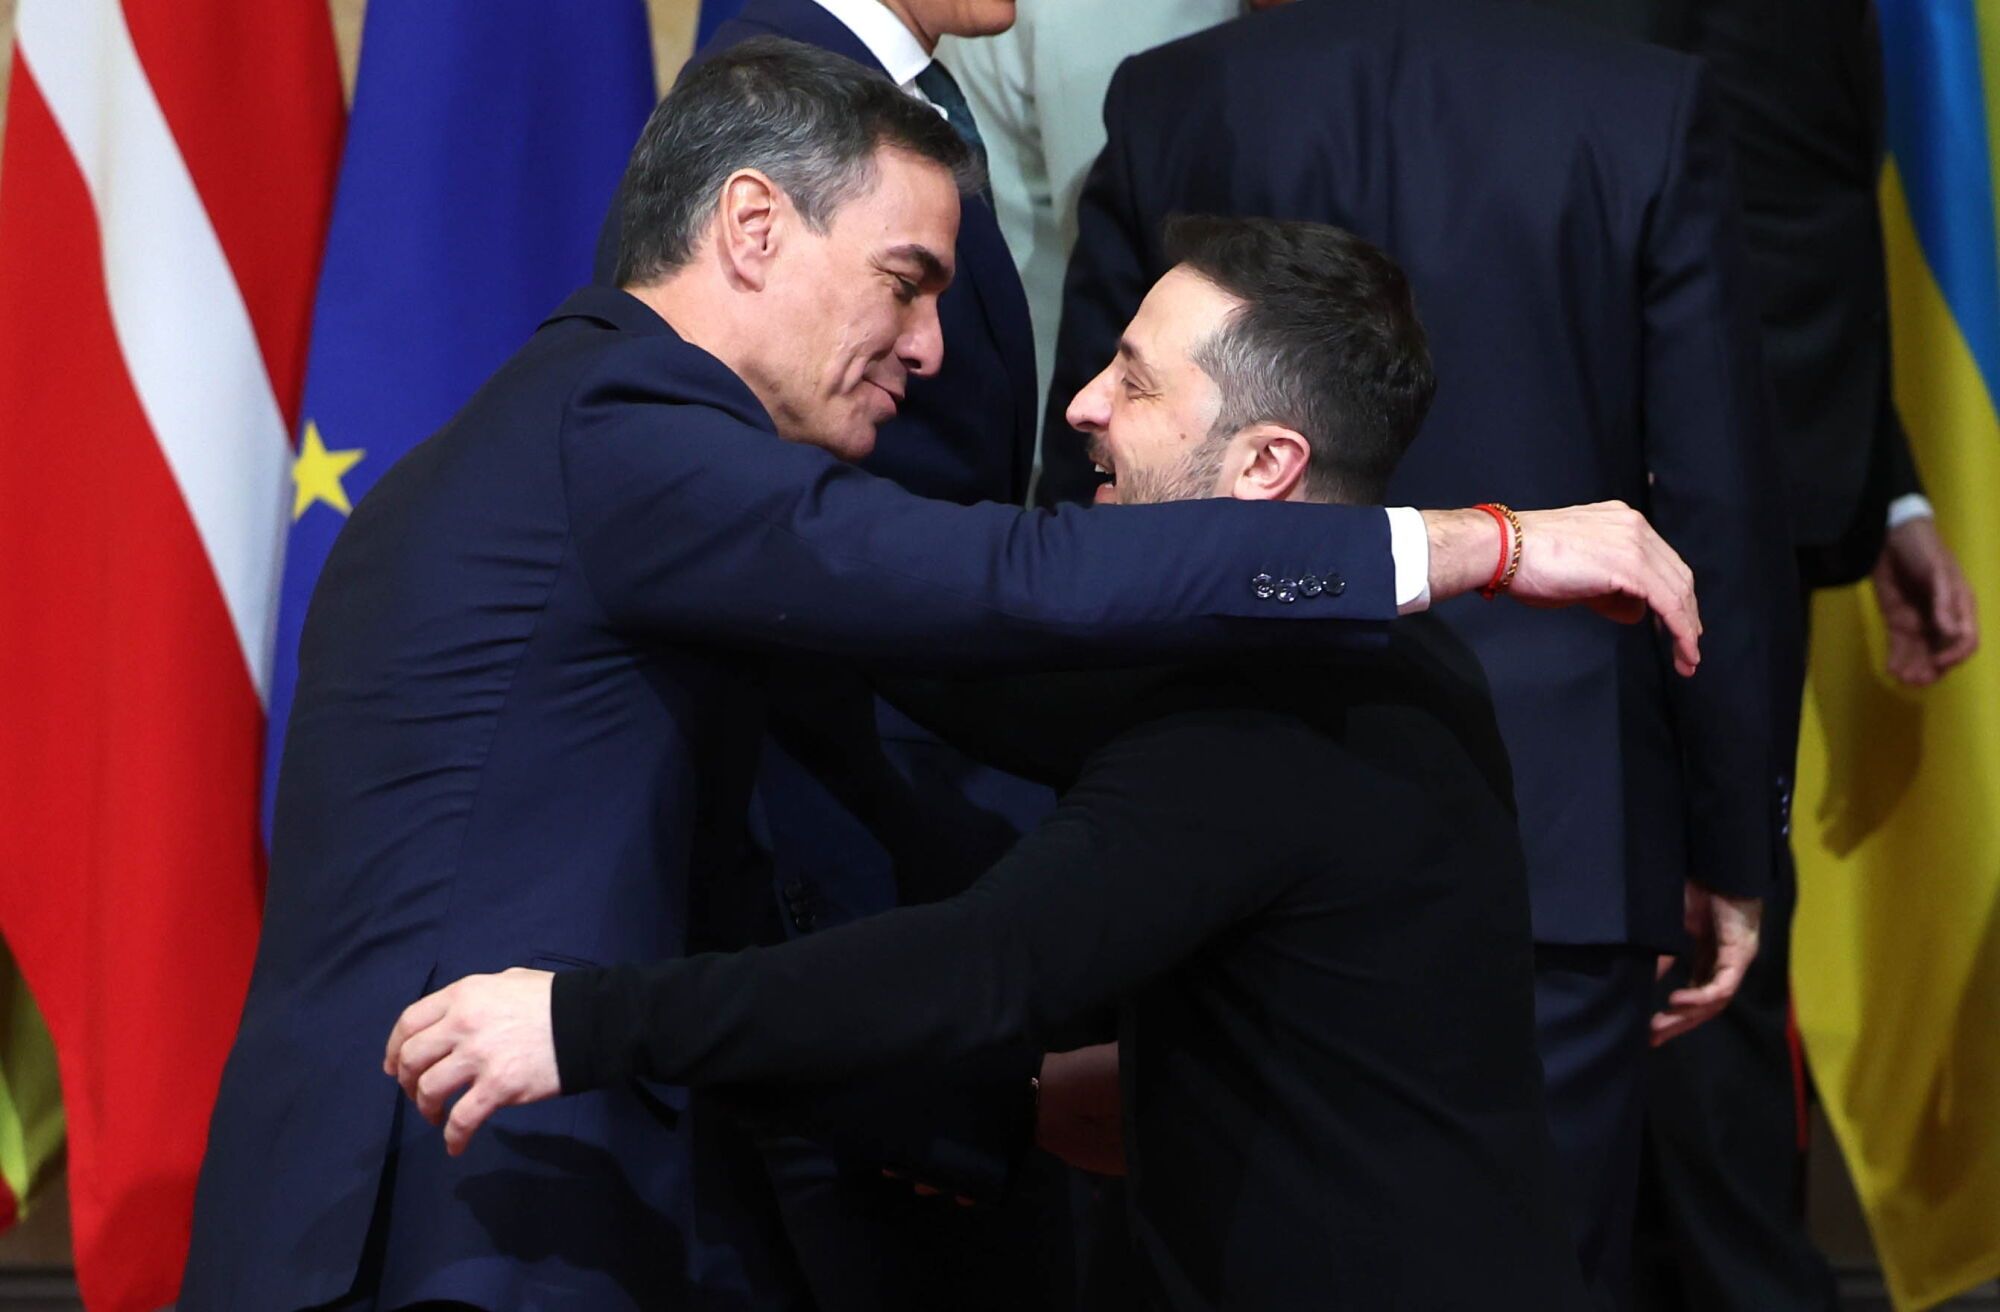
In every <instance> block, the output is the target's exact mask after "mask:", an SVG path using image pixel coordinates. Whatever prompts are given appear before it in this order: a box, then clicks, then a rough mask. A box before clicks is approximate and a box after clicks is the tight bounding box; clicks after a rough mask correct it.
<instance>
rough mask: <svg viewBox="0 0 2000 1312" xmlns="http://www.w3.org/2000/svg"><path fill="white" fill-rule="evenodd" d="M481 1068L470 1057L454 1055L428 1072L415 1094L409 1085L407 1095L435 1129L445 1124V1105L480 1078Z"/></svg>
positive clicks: (406, 1088) (422, 1077) (406, 1086)
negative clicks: (475, 1079)
mask: <svg viewBox="0 0 2000 1312" xmlns="http://www.w3.org/2000/svg"><path fill="white" fill-rule="evenodd" d="M478 1070H479V1068H478V1066H477V1064H476V1063H474V1062H473V1060H472V1059H471V1058H470V1057H467V1056H464V1055H463V1054H459V1053H454V1054H452V1055H451V1056H449V1057H447V1058H445V1059H444V1060H442V1061H440V1062H438V1063H437V1064H436V1065H435V1066H432V1067H431V1068H430V1069H429V1070H427V1071H425V1072H424V1073H423V1075H422V1076H420V1077H419V1078H418V1079H417V1080H416V1081H415V1086H416V1087H415V1091H414V1092H412V1091H411V1088H410V1086H408V1085H405V1086H404V1089H403V1091H404V1092H405V1093H408V1094H410V1096H411V1098H412V1099H414V1100H415V1102H416V1104H417V1110H418V1111H420V1112H422V1113H423V1116H424V1119H425V1120H427V1121H429V1122H430V1123H431V1124H432V1125H440V1124H442V1123H443V1122H444V1105H445V1104H446V1103H448V1102H450V1101H451V1098H452V1095H453V1094H455V1093H457V1092H458V1091H459V1090H460V1089H463V1088H465V1087H466V1086H467V1085H469V1084H471V1083H472V1081H473V1078H474V1076H476V1075H477V1074H478Z"/></svg>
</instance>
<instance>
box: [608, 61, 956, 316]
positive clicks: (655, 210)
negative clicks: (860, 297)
mask: <svg viewBox="0 0 2000 1312" xmlns="http://www.w3.org/2000/svg"><path fill="white" fill-rule="evenodd" d="M883 146H893V147H895V148H896V149H898V150H906V151H908V152H910V153H911V154H913V155H917V156H919V157H921V158H923V159H928V160H932V161H934V162H935V163H937V164H939V165H941V166H943V167H944V168H945V169H948V170H949V171H950V172H951V174H952V176H953V178H954V180H955V181H956V182H957V183H958V186H959V190H960V191H975V190H977V189H978V187H979V186H980V184H981V178H980V176H979V164H978V161H976V160H975V159H974V158H973V156H972V152H971V151H970V150H969V149H968V148H967V147H966V144H965V142H964V141H963V140H961V139H960V138H959V135H958V134H957V133H956V132H954V131H952V129H951V126H950V125H949V124H948V123H946V122H945V121H944V120H943V119H942V118H940V117H939V116H938V113H937V111H936V110H935V109H932V108H931V107H930V106H929V105H926V104H924V103H923V102H921V101H919V100H917V99H916V98H915V97H913V96H909V95H905V94H904V93H903V92H902V91H901V90H900V89H898V88H897V87H896V85H895V84H894V83H892V82H890V81H889V80H888V79H887V78H886V77H883V76H882V75H881V74H879V73H876V72H873V71H871V70H869V69H866V68H863V67H862V66H861V65H859V64H857V63H855V62H854V61H853V60H851V59H845V58H843V57H841V56H839V55H836V54H833V53H831V52H829V51H825V50H820V49H818V48H816V47H814V46H808V45H803V44H801V43H799V42H797V41H787V40H785V39H783V38H781V37H756V38H753V39H752V40H749V41H745V42H743V43H742V44H741V45H737V46H732V47H731V48H730V49H728V50H725V51H723V52H722V53H721V54H719V55H716V56H715V57H714V58H712V59H708V60H705V61H703V62H702V63H700V64H697V65H696V66H695V67H693V68H691V69H689V70H688V71H687V72H686V73H685V74H684V75H683V76H682V77H681V80H680V81H679V82H678V83H676V84H675V86H674V89H673V90H672V91H671V92H669V93H668V94H667V97H666V99H664V100H662V101H661V102H660V103H659V105H658V106H657V107H656V108H655V109H654V110H653V115H652V117H651V118H649V119H647V120H646V127H645V130H644V131H643V132H641V133H640V134H639V144H638V145H637V146H635V147H633V150H632V159H631V162H630V163H628V164H627V165H626V167H625V179H624V181H623V183H621V184H620V186H619V192H618V194H619V211H618V221H619V245H618V271H617V280H618V283H619V285H621V286H625V285H629V284H633V283H644V282H651V281H653V280H654V279H656V278H659V277H661V276H662V275H664V274H667V273H670V272H672V271H673V270H674V269H677V268H679V267H680V266H681V265H683V264H686V263H687V261H688V260H689V258H690V257H692V256H693V254H694V248H695V246H696V244H697V243H699V242H700V240H701V236H702V233H703V232H704V231H705V230H706V229H707V227H708V223H709V220H710V219H711V218H712V217H713V216H714V213H715V205H716V202H717V199H718V197H719V196H720V194H721V191H722V184H723V183H724V182H725V181H727V180H728V178H729V175H730V174H732V173H734V172H736V170H738V169H744V168H753V169H759V170H761V171H762V172H763V173H764V174H765V176H767V177H769V178H770V179H771V181H772V182H774V183H776V184H777V185H778V186H779V187H780V188H781V189H782V190H783V191H784V193H785V194H786V195H787V196H789V197H790V198H791V201H792V204H793V206H794V207H796V208H797V210H798V212H799V216H800V217H801V218H802V219H804V220H805V222H806V223H807V224H808V225H809V226H810V227H811V228H812V229H813V230H814V231H815V232H825V231H826V228H827V225H828V223H830V222H831V221H832V218H833V213H834V211H835V210H837V209H839V208H840V206H841V205H842V204H843V203H844V202H846V201H848V200H850V199H852V198H853V197H854V196H856V195H858V194H860V193H861V192H862V191H864V190H865V189H866V188H867V187H868V186H869V185H871V184H872V183H873V182H874V179H875V152H876V151H877V150H878V149H879V148H881V147H883Z"/></svg>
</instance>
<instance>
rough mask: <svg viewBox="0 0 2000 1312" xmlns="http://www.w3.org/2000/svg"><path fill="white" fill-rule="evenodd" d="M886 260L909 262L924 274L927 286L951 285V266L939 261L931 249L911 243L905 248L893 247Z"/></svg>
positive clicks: (884, 254) (884, 257) (885, 253)
mask: <svg viewBox="0 0 2000 1312" xmlns="http://www.w3.org/2000/svg"><path fill="white" fill-rule="evenodd" d="M882 258H883V259H885V260H908V261H910V262H911V263H912V264H915V265H916V266H917V267H918V268H919V269H922V270H923V271H924V272H923V281H924V282H925V283H926V284H929V283H936V284H937V285H938V286H940V287H945V286H949V285H950V283H951V266H950V265H948V264H946V263H945V262H944V261H943V260H941V259H939V258H938V257H937V255H936V253H935V252H933V251H932V250H931V248H930V247H928V246H924V245H920V244H918V243H916V242H911V243H909V244H908V245H905V246H891V247H890V248H889V249H888V250H887V251H886V252H884V253H883V256H882Z"/></svg>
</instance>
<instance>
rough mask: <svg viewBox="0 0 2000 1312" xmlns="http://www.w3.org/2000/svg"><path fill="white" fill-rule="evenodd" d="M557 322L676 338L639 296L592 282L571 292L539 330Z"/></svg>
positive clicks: (663, 321)
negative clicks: (592, 323)
mask: <svg viewBox="0 0 2000 1312" xmlns="http://www.w3.org/2000/svg"><path fill="white" fill-rule="evenodd" d="M558 319H595V320H597V321H598V322H599V323H601V324H603V325H604V326H605V327H607V328H616V329H617V330H618V331H619V332H622V333H638V334H640V335H642V336H649V337H651V336H658V335H660V334H662V333H665V334H667V335H669V336H676V337H677V336H679V334H678V333H675V332H674V330H673V326H672V325H671V324H669V323H668V322H667V321H666V320H665V319H662V318H661V317H660V316H659V315H658V314H655V313H654V312H653V307H652V306H650V305H647V304H646V303H645V302H644V301H642V300H640V299H639V298H638V297H636V296H634V295H632V294H631V293H630V292H627V291H621V290H620V289H619V288H616V287H601V286H598V285H597V284H595V283H592V284H591V285H590V286H588V287H579V288H577V290H575V291H573V292H571V293H570V294H569V299H568V300H566V301H564V302H563V303H562V304H561V305H558V306H557V307H556V309H555V313H553V314H551V315H550V316H549V317H548V318H546V319H544V320H542V327H544V328H546V327H548V326H549V325H550V324H552V323H554V322H556V321H557V320H558Z"/></svg>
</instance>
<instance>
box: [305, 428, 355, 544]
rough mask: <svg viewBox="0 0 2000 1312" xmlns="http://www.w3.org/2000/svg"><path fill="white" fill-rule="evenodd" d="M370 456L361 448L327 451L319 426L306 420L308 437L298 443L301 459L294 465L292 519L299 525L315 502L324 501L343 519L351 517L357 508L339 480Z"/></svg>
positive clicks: (306, 435)
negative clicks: (298, 521) (302, 516)
mask: <svg viewBox="0 0 2000 1312" xmlns="http://www.w3.org/2000/svg"><path fill="white" fill-rule="evenodd" d="M367 454H368V453H367V452H366V451H363V450H360V449H358V448H356V449H351V450H347V451H329V450H327V449H326V443H325V442H323V441H321V440H320V436H319V425H318V424H317V423H315V422H314V421H313V420H310V419H308V420H306V431H305V436H304V437H302V438H300V439H299V454H298V458H297V459H296V460H294V461H292V519H293V520H294V521H296V520H297V519H298V518H299V516H301V515H303V514H305V513H306V510H307V508H308V507H310V506H311V505H312V504H313V502H315V501H323V502H325V503H326V504H327V505H329V506H332V507H333V508H334V509H335V510H338V511H339V512H340V513H341V514H343V515H348V514H352V513H353V512H354V507H353V505H352V504H351V503H349V501H348V500H347V489H346V488H344V487H342V486H341V485H340V479H341V476H342V475H344V474H345V473H347V471H348V470H350V469H352V468H354V467H355V466H356V465H358V464H360V463H361V458H362V457H363V456H365V455H367Z"/></svg>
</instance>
